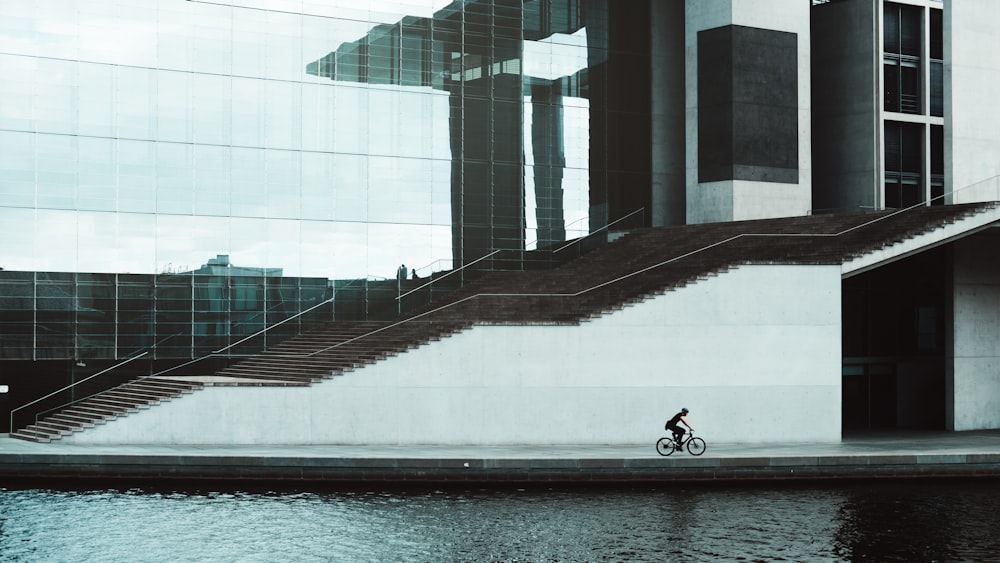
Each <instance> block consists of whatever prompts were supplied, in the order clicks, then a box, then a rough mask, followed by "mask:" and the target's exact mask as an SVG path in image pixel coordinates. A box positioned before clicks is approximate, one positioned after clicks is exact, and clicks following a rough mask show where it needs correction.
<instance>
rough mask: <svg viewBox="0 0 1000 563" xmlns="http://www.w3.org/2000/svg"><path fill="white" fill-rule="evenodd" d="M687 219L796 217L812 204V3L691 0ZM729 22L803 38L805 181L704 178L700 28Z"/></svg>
mask: <svg viewBox="0 0 1000 563" xmlns="http://www.w3.org/2000/svg"><path fill="white" fill-rule="evenodd" d="M684 10H685V13H684V18H685V33H684V37H685V40H684V41H685V43H684V47H685V54H686V61H687V66H686V74H685V84H686V88H685V89H686V92H687V93H686V113H687V118H686V137H687V150H686V152H687V165H686V169H687V174H686V176H687V197H686V201H687V222H688V223H712V222H719V221H740V220H746V219H766V218H771V217H793V216H799V215H807V214H809V211H810V209H811V208H812V150H811V148H810V147H811V142H812V117H811V110H810V108H811V86H810V85H811V71H810V69H811V68H812V65H811V64H810V57H811V55H810V53H811V50H810V43H809V38H810V34H809V4H808V3H806V2H803V1H800V0H685V3H684ZM726 25H741V26H747V27H757V28H761V29H771V30H775V31H786V32H791V33H795V34H797V37H798V87H799V91H798V103H799V110H798V113H799V115H798V127H799V143H798V148H799V180H798V183H797V184H782V183H772V182H750V181H744V180H730V181H723V182H708V183H704V184H701V183H699V182H698V32H699V31H703V30H706V29H714V28H717V27H722V26H726Z"/></svg>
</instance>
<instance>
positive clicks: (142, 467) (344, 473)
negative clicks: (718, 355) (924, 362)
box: [0, 454, 1000, 483]
mask: <svg viewBox="0 0 1000 563" xmlns="http://www.w3.org/2000/svg"><path fill="white" fill-rule="evenodd" d="M965 457H966V456H947V455H945V456H941V455H929V456H863V455H862V456H847V457H846V458H844V456H841V459H838V460H836V462H835V463H834V462H833V461H834V460H823V459H814V460H812V461H810V460H811V459H812V458H809V457H789V458H781V457H777V458H767V457H753V458H734V459H698V458H693V459H681V460H671V459H656V458H648V459H646V458H643V459H625V458H622V459H538V458H519V459H470V458H461V459H455V458H442V459H429V458H317V457H258V456H184V455H60V454H51V455H45V454H34V455H16V454H15V455H4V454H0V478H3V479H53V478H57V479H61V480H67V479H97V478H101V479H135V480H234V481H251V480H259V481H328V482H371V481H379V482H434V483H442V482H463V483H465V482H477V483H503V482H591V483H597V482H605V483H612V482H614V483H626V482H642V483H651V482H670V481H759V480H808V479H871V478H883V477H925V478H926V477H967V476H993V477H1000V462H998V461H996V460H995V459H993V458H994V457H996V456H986V457H988V458H990V459H987V460H984V461H982V462H970V461H968V460H966V459H964V458H965ZM876 458H878V459H876ZM823 462H826V463H823Z"/></svg>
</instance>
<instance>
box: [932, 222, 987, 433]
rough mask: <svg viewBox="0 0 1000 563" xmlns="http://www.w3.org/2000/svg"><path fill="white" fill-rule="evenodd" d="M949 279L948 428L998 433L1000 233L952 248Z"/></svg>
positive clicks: (960, 242)
mask: <svg viewBox="0 0 1000 563" xmlns="http://www.w3.org/2000/svg"><path fill="white" fill-rule="evenodd" d="M953 276H954V277H953V280H954V281H953V288H952V331H951V332H952V334H951V338H950V350H949V356H950V357H949V358H948V363H947V365H948V373H947V379H946V383H945V385H946V390H947V391H946V393H947V397H946V398H947V399H948V402H947V403H946V405H945V417H946V424H947V426H948V428H949V429H951V430H982V429H990V428H1000V230H998V229H996V228H993V229H989V230H988V231H986V232H983V233H979V234H977V235H974V236H972V237H968V238H965V239H962V240H960V241H958V242H956V243H954V273H953Z"/></svg>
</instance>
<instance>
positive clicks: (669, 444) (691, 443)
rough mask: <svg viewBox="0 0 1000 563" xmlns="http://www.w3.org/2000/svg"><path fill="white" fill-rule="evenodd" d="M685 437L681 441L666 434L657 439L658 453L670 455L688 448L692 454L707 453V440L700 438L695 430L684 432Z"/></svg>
mask: <svg viewBox="0 0 1000 563" xmlns="http://www.w3.org/2000/svg"><path fill="white" fill-rule="evenodd" d="M684 436H685V438H684V439H683V440H681V442H680V443H678V442H676V441H674V439H673V438H671V437H669V436H664V437H662V438H660V439H659V440H657V441H656V453H658V454H660V455H670V454H672V453H674V452H675V451H680V450H683V449H685V448H687V451H688V453H689V454H691V455H701V454H703V453H705V448H706V445H705V440H702V439H701V438H698V437H696V436H695V435H694V432H687V433H686V434H684Z"/></svg>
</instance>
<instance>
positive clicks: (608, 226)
mask: <svg viewBox="0 0 1000 563" xmlns="http://www.w3.org/2000/svg"><path fill="white" fill-rule="evenodd" d="M644 212H645V208H643V207H640V208H638V209H636V210H634V211H632V212H630V213H627V214H626V215H623V216H622V217H619V218H618V219H615V220H614V221H612V222H610V223H608V224H607V225H604V226H603V227H601V228H599V229H597V230H595V231H594V232H592V233H589V234H587V235H586V236H582V237H580V238H577V239H573V240H571V241H568V242H567V243H566V244H564V245H562V246H560V247H559V248H556V249H554V250H535V251H534V252H549V253H551V254H555V253H557V252H561V251H563V250H565V249H566V248H569V247H571V246H573V245H574V244H578V243H580V242H582V241H584V240H586V239H588V238H590V237H592V236H594V235H596V234H598V233H600V232H603V231H607V230H609V229H610V228H611V227H612V225H615V224H617V223H620V222H622V221H624V220H625V219H628V218H629V217H632V216H633V215H635V214H637V213H644ZM534 242H536V243H537V242H538V240H537V239H535V241H534ZM529 244H530V243H529ZM520 251H521V249H511V248H499V249H497V250H494V251H493V252H491V253H489V254H487V255H485V256H482V257H481V258H477V259H476V260H473V261H472V262H469V263H468V264H464V265H463V266H461V267H460V268H458V269H455V270H452V271H450V272H448V273H447V274H444V275H443V276H441V277H439V278H437V279H433V278H431V279H429V280H428V281H427V283H423V284H421V285H419V286H417V287H415V288H413V289H411V290H410V291H407V292H406V293H402V294H400V295H398V296H396V301H400V300H402V299H403V298H404V297H406V296H408V295H410V294H412V293H415V292H417V291H420V290H421V289H424V288H425V287H428V286H430V285H431V284H433V283H434V282H436V281H441V280H443V279H445V278H447V277H448V276H450V275H452V274H454V273H456V272H460V271H462V270H464V269H465V268H467V267H469V266H471V265H473V264H476V263H477V262H480V261H481V260H485V259H487V258H490V257H492V256H494V255H495V254H497V253H500V252H520Z"/></svg>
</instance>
